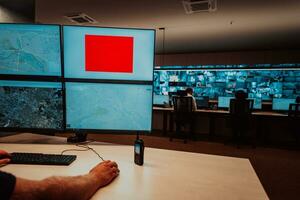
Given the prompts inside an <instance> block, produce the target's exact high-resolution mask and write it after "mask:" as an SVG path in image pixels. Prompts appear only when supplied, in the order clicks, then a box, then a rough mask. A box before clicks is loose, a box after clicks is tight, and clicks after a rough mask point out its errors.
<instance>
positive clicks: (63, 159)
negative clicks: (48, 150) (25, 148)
mask: <svg viewBox="0 0 300 200" xmlns="http://www.w3.org/2000/svg"><path fill="white" fill-rule="evenodd" d="M10 155H11V158H10V159H11V161H10V163H11V164H33V165H70V164H71V163H72V162H73V161H74V160H75V159H76V155H61V154H42V153H19V152H14V153H11V154H10Z"/></svg>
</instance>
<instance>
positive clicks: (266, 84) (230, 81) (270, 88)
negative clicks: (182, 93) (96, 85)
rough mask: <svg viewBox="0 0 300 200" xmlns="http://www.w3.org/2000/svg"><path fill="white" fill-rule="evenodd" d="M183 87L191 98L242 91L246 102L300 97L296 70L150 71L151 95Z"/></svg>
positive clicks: (170, 91)
mask: <svg viewBox="0 0 300 200" xmlns="http://www.w3.org/2000/svg"><path fill="white" fill-rule="evenodd" d="M295 65H296V64H295ZM187 87H192V88H193V89H194V96H196V97H197V96H208V97H209V98H210V99H218V97H219V96H225V97H226V96H234V92H235V91H236V90H237V89H244V90H245V91H246V92H247V93H248V97H250V98H261V99H262V100H272V99H273V98H290V99H293V98H296V97H297V96H299V95H300V70H296V69H288V68H286V69H275V70H273V69H272V70H270V69H269V70H264V69H256V70H253V69H244V70H240V69H239V70H237V69H231V70H228V69H227V70H223V69H218V70H209V69H206V70H201V69H200V70H199V69H198V70H189V69H186V70H184V69H181V70H163V69H161V68H160V69H157V70H155V71H154V93H155V94H157V95H169V94H172V93H174V92H176V91H178V90H184V89H186V88H187Z"/></svg>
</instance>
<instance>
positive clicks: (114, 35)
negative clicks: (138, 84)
mask: <svg viewBox="0 0 300 200" xmlns="http://www.w3.org/2000/svg"><path fill="white" fill-rule="evenodd" d="M154 36H155V31H154V30H150V29H148V30H147V29H126V28H101V27H86V26H63V41H64V65H65V77H66V78H83V79H103V80H142V81H152V80H153V63H154Z"/></svg>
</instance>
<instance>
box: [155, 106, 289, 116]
mask: <svg viewBox="0 0 300 200" xmlns="http://www.w3.org/2000/svg"><path fill="white" fill-rule="evenodd" d="M153 110H157V111H170V112H171V111H173V110H174V108H173V107H169V108H163V107H153ZM195 112H196V113H208V114H209V113H211V114H213V113H216V114H218V113H219V114H229V111H227V110H207V109H197V110H196V111H195ZM252 114H253V115H257V116H274V117H287V116H288V115H287V114H283V113H278V112H272V111H253V112H252Z"/></svg>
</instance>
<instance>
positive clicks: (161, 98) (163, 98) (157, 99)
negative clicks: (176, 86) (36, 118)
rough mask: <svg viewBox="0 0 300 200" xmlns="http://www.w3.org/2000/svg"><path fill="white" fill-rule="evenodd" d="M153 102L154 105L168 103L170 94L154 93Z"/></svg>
mask: <svg viewBox="0 0 300 200" xmlns="http://www.w3.org/2000/svg"><path fill="white" fill-rule="evenodd" d="M153 104H154V105H166V104H169V96H168V95H157V94H154V95H153Z"/></svg>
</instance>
